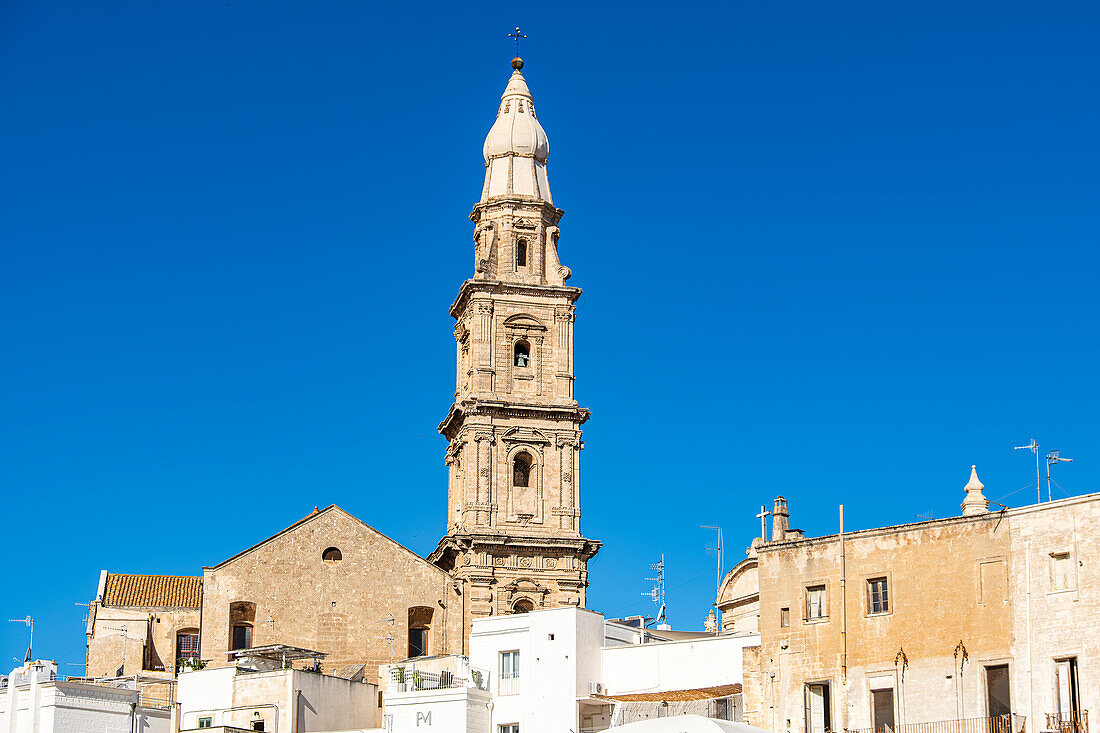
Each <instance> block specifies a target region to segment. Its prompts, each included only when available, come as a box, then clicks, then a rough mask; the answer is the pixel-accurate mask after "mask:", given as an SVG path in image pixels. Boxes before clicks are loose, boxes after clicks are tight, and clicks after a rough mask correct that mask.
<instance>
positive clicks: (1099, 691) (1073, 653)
mask: <svg viewBox="0 0 1100 733" xmlns="http://www.w3.org/2000/svg"><path fill="white" fill-rule="evenodd" d="M1009 528H1010V533H1011V544H1012V557H1013V562H1012V567H1011V579H1010V580H1011V585H1010V595H1011V597H1012V599H1013V606H1014V609H1015V614H1014V617H1015V618H1014V623H1013V628H1012V632H1013V638H1014V643H1013V658H1014V659H1015V663H1014V667H1013V670H1012V671H1013V674H1012V698H1013V708H1014V709H1015V710H1016V711H1018V712H1020V713H1023V714H1024V715H1027V716H1028V718H1029V719H1030V720H1033V721H1035V723H1036V727H1035V728H1032V730H1040V729H1041V728H1042V727H1044V726H1045V725H1046V715H1047V714H1048V713H1053V712H1055V709H1056V706H1055V702H1054V700H1055V682H1054V665H1055V661H1056V660H1060V659H1068V658H1075V659H1076V660H1077V664H1078V673H1079V675H1080V680H1081V684H1080V706H1081V709H1083V710H1089V711H1090V713H1091V711H1095V713H1091V714H1096V715H1100V686H1098V685H1097V684H1096V678H1097V674H1098V673H1100V633H1098V632H1097V629H1098V628H1100V564H1098V563H1097V562H1096V558H1098V557H1100V495H1098V494H1090V495H1088V496H1083V497H1075V498H1072V499H1063V500H1061V501H1057V502H1052V503H1047V504H1037V505H1035V506H1032V507H1023V508H1021V509H1015V510H1012V512H1010V514H1009ZM1061 553H1068V554H1069V555H1070V559H1071V562H1072V567H1073V576H1072V577H1071V579H1070V581H1071V582H1070V587H1069V588H1066V589H1058V588H1056V587H1055V586H1056V583H1055V582H1054V581H1053V579H1052V577H1051V562H1052V560H1051V556H1052V555H1054V554H1061ZM1098 724H1100V721H1096V720H1094V721H1093V722H1091V725H1092V726H1093V728H1094V729H1095V726H1096V725H1098Z"/></svg>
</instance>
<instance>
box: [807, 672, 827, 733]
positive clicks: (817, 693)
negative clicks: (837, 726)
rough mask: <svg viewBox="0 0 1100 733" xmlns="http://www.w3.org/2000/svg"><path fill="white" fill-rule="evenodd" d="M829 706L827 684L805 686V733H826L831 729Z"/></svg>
mask: <svg viewBox="0 0 1100 733" xmlns="http://www.w3.org/2000/svg"><path fill="white" fill-rule="evenodd" d="M830 713H831V711H830V704H829V683H828V682H819V683H817V684H813V685H806V733H826V731H831V730H832V729H833V725H832V716H831V714H830Z"/></svg>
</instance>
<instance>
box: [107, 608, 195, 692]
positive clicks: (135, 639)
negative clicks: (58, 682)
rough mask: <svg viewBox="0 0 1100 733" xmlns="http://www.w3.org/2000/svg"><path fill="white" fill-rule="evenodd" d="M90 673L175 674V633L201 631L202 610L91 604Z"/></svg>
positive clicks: (110, 674)
mask: <svg viewBox="0 0 1100 733" xmlns="http://www.w3.org/2000/svg"><path fill="white" fill-rule="evenodd" d="M91 616H92V618H91V619H90V620H89V629H90V634H89V636H88V658H87V663H88V671H87V675H88V676H91V677H109V676H113V675H114V674H115V672H116V671H117V670H118V668H119V667H120V666H123V662H125V670H124V674H126V675H131V674H139V673H148V672H164V673H166V674H171V673H173V672H174V671H175V658H176V657H175V655H176V634H177V633H178V632H180V631H185V630H193V631H196V632H197V631H198V630H199V626H200V611H199V609H197V608H196V609H183V608H138V607H120V606H102V605H99V604H98V603H96V602H93V604H92V611H91Z"/></svg>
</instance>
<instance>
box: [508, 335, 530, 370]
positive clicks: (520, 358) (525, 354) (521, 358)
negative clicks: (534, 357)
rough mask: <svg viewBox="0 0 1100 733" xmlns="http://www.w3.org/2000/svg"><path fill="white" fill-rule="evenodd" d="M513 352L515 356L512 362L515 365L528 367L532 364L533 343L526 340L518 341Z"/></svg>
mask: <svg viewBox="0 0 1100 733" xmlns="http://www.w3.org/2000/svg"><path fill="white" fill-rule="evenodd" d="M512 353H513V355H514V357H515V358H514V359H513V361H512V363H513V364H514V365H515V366H518V367H526V366H530V365H531V344H529V343H527V342H526V341H517V342H516V345H515V348H514V349H513V351H512Z"/></svg>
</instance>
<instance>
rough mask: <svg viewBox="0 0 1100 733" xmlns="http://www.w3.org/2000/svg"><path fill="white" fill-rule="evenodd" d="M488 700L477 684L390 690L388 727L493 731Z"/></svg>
mask: <svg viewBox="0 0 1100 733" xmlns="http://www.w3.org/2000/svg"><path fill="white" fill-rule="evenodd" d="M489 700H490V695H489V693H488V692H487V691H485V690H479V689H477V688H476V687H451V688H444V689H440V690H418V691H409V692H390V693H388V694H386V720H385V727H386V728H387V730H389V731H392V733H411V731H424V730H429V731H431V733H490V731H489Z"/></svg>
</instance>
